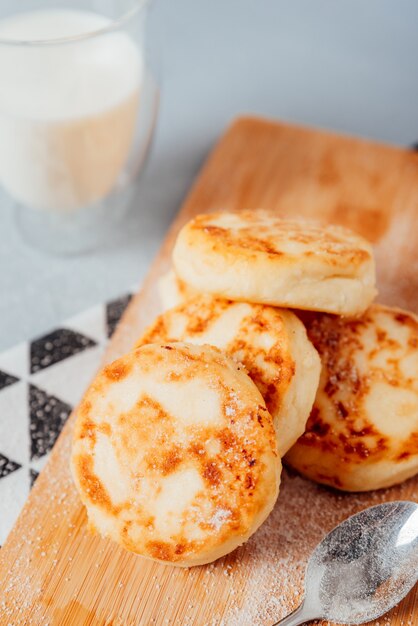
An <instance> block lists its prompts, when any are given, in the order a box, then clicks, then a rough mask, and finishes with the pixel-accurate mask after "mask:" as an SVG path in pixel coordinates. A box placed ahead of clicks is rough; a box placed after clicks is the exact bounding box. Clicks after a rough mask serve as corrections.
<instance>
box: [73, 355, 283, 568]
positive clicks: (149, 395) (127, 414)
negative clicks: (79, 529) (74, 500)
mask: <svg viewBox="0 0 418 626" xmlns="http://www.w3.org/2000/svg"><path fill="white" fill-rule="evenodd" d="M72 471H73V475H74V479H75V482H76V485H77V487H78V490H79V492H80V495H81V499H82V501H83V503H84V504H85V506H86V509H87V513H88V517H89V522H90V525H91V526H92V527H93V528H94V529H96V530H97V531H98V532H99V533H100V534H102V535H104V536H107V537H109V538H111V539H113V540H114V541H116V542H117V543H119V544H120V545H122V546H123V547H124V548H126V549H127V550H130V551H132V552H135V553H137V554H140V555H142V556H145V557H148V558H150V559H154V560H156V561H161V562H163V563H170V564H172V565H178V566H184V567H189V566H192V565H201V564H203V563H208V562H210V561H213V560H215V559H217V558H219V557H221V556H223V555H225V554H227V553H228V552H231V551H232V550H234V549H235V548H236V547H237V546H239V545H240V544H242V543H243V542H244V541H246V540H247V539H248V538H249V537H250V535H252V534H253V533H254V532H255V531H256V530H257V528H258V527H259V526H260V524H261V523H262V522H263V521H264V520H265V519H266V517H267V516H268V514H269V513H270V511H271V510H272V508H273V506H274V503H275V501H276V498H277V495H278V490H279V481H280V471H281V464H280V458H279V455H278V452H277V443H276V438H275V432H274V426H273V421H272V418H271V416H270V414H269V412H268V411H267V408H266V405H265V403H264V400H263V398H262V397H261V394H260V392H259V391H258V389H257V387H256V386H255V385H254V383H253V382H252V381H251V379H250V378H249V376H248V375H247V374H246V373H245V371H244V370H243V368H242V366H239V365H237V364H236V363H235V361H233V360H232V359H231V358H229V357H227V356H225V355H224V354H223V353H222V352H220V351H219V350H217V349H216V348H214V347H211V346H191V345H187V344H183V343H171V344H163V345H157V344H154V345H147V346H144V347H142V348H139V349H138V350H135V351H132V352H131V353H129V354H127V355H125V356H123V357H122V358H120V359H118V360H117V361H115V362H114V363H112V364H111V365H108V366H107V367H105V368H104V369H103V370H102V372H101V373H99V374H98V376H97V378H96V379H95V381H94V382H93V384H92V385H91V387H90V388H89V389H88V391H87V393H86V395H85V397H84V400H83V402H82V403H81V406H80V408H79V411H78V415H77V421H76V427H75V434H74V444H73V451H72Z"/></svg>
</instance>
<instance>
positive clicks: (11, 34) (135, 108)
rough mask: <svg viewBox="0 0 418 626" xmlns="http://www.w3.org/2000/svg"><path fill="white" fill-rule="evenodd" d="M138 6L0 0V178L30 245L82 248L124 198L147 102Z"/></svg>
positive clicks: (103, 233) (143, 8) (102, 234)
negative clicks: (14, 206) (4, 0)
mask: <svg viewBox="0 0 418 626" xmlns="http://www.w3.org/2000/svg"><path fill="white" fill-rule="evenodd" d="M8 8H9V10H8ZM146 12H147V1H146V0H113V1H112V0H67V1H61V0H55V1H54V0H51V1H48V0H38V1H37V0H19V3H16V2H15V0H6V2H2V3H1V6H0V187H2V188H3V190H4V191H5V192H6V193H7V194H8V196H9V198H11V200H12V201H13V202H14V203H15V205H16V215H17V217H18V223H19V226H20V229H21V231H22V233H23V235H24V236H25V238H26V239H28V240H30V242H32V243H34V244H35V245H37V246H39V247H42V248H44V249H47V250H50V251H55V252H62V253H75V252H80V251H82V250H86V249H89V248H94V247H95V246H97V245H99V244H101V243H102V242H103V241H106V240H108V239H109V237H111V236H112V233H114V232H115V226H116V223H117V222H118V221H120V219H121V217H122V215H123V214H125V212H126V211H127V209H128V208H129V205H130V204H131V203H132V198H133V195H134V191H135V185H134V182H135V180H136V179H137V175H138V173H139V171H140V169H141V167H142V165H143V163H144V160H145V156H146V153H147V149H148V147H149V145H150V141H151V138H152V134H153V129H154V126H155V120H156V115H157V109H158V89H157V86H156V82H155V79H154V75H153V72H152V71H151V69H150V65H149V62H148V59H147V55H146V48H145V38H144V37H145V25H146V24H145V23H146Z"/></svg>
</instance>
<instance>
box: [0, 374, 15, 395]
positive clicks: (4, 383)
mask: <svg viewBox="0 0 418 626" xmlns="http://www.w3.org/2000/svg"><path fill="white" fill-rule="evenodd" d="M17 382H19V379H18V378H16V376H12V375H11V374H7V373H6V372H2V371H1V370H0V390H1V389H4V388H5V387H8V386H9V385H13V383H17Z"/></svg>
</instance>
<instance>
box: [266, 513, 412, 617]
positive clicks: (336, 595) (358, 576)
mask: <svg viewBox="0 0 418 626" xmlns="http://www.w3.org/2000/svg"><path fill="white" fill-rule="evenodd" d="M417 580H418V504H416V503H415V502H387V503H385V504H379V505H377V506H373V507H370V508H368V509H365V510H364V511H361V512H360V513H357V514H356V515H353V516H352V517H349V518H348V519H346V520H345V521H344V522H342V523H341V524H340V525H339V526H337V527H336V528H334V530H332V531H331V532H330V533H329V534H328V535H326V537H325V538H324V539H323V540H322V541H321V543H320V544H319V545H318V546H317V548H316V549H315V551H314V552H313V554H312V556H311V558H310V560H309V563H308V566H307V570H306V577H305V588H306V594H305V599H304V600H303V603H302V605H301V606H300V607H299V609H297V610H296V611H295V612H294V613H292V614H291V615H289V616H288V617H286V618H285V619H284V620H282V621H280V622H277V623H276V624H275V626H298V625H300V624H304V623H305V622H307V621H310V620H313V619H326V620H329V621H331V622H336V623H338V624H364V623H365V622H369V621H371V620H373V619H376V618H378V617H381V616H382V615H384V614H385V613H387V612H388V611H389V610H390V609H392V608H393V607H394V606H396V605H397V604H398V603H399V602H400V601H401V600H402V599H403V598H404V597H405V596H406V594H407V593H408V592H409V591H410V590H411V589H412V587H413V586H414V585H415V583H416V582H417Z"/></svg>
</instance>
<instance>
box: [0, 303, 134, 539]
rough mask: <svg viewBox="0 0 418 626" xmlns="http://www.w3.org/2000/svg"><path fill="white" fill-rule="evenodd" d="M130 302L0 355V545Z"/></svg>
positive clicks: (100, 309)
mask: <svg viewBox="0 0 418 626" xmlns="http://www.w3.org/2000/svg"><path fill="white" fill-rule="evenodd" d="M130 298H131V295H130V294H128V295H124V296H123V297H121V298H118V299H117V300H112V301H111V302H107V303H105V304H100V305H97V306H95V307H93V308H91V309H89V310H87V311H85V312H84V313H82V314H80V315H77V316H75V317H72V318H71V319H69V320H67V321H66V322H65V323H64V324H63V325H62V326H60V327H59V328H56V329H55V330H53V331H51V332H50V333H48V334H46V335H43V336H42V337H38V338H37V339H34V340H33V341H26V342H23V343H20V344H18V345H17V346H15V347H14V348H11V349H10V350H7V351H5V352H2V353H0V545H1V544H2V543H4V540H5V539H6V537H7V535H8V533H9V532H10V530H11V528H12V526H13V524H14V522H15V521H16V518H17V516H18V515H19V512H20V510H21V508H22V506H23V504H24V502H25V500H26V498H27V496H28V494H29V491H30V489H31V487H32V485H33V483H34V482H35V480H36V478H37V476H38V474H39V472H40V470H41V469H42V467H43V466H44V464H45V462H46V460H47V459H48V456H49V453H50V451H51V449H52V447H53V445H54V443H55V441H56V439H57V437H58V435H59V433H60V432H61V429H62V427H63V425H64V423H65V421H66V420H67V418H68V416H69V414H70V413H71V410H72V408H73V406H75V405H76V404H77V403H78V402H79V400H80V398H81V395H82V393H83V391H84V390H85V388H86V387H87V385H88V383H89V381H90V379H91V378H92V376H93V375H94V373H95V371H96V370H97V368H98V366H99V363H100V359H101V357H102V354H103V351H104V349H105V346H106V344H107V342H108V340H109V338H110V337H111V336H112V334H113V332H114V330H115V328H116V325H117V323H118V321H119V319H120V317H121V315H122V313H123V312H124V310H125V308H126V306H127V305H128V303H129V300H130Z"/></svg>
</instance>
